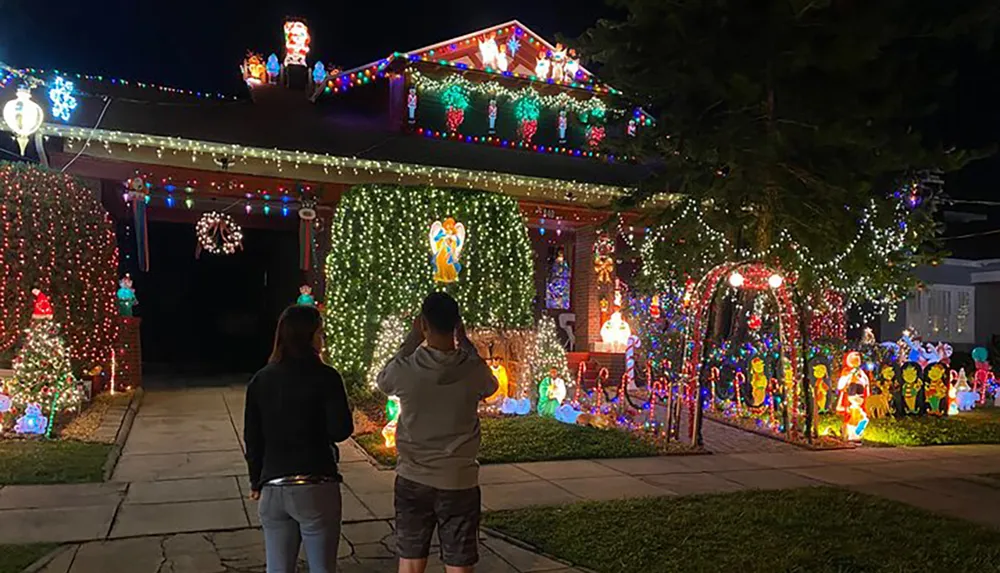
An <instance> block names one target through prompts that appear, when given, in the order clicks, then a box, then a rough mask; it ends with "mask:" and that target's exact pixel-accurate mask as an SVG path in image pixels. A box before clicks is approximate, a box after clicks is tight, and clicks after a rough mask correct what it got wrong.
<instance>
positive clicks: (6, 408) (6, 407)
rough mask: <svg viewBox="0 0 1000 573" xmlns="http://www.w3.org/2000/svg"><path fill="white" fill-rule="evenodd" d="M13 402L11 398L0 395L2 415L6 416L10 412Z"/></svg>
mask: <svg viewBox="0 0 1000 573" xmlns="http://www.w3.org/2000/svg"><path fill="white" fill-rule="evenodd" d="M10 408H11V401H10V396H8V395H6V394H3V393H0V414H6V413H7V412H10Z"/></svg>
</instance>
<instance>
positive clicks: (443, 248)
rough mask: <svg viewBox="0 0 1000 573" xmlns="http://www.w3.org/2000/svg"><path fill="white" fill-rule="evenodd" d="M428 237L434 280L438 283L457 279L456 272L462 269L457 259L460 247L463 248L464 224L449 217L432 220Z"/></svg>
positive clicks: (459, 254)
mask: <svg viewBox="0 0 1000 573" xmlns="http://www.w3.org/2000/svg"><path fill="white" fill-rule="evenodd" d="M428 238H429V239H430V245H431V253H432V255H433V261H434V281H435V282H439V283H453V282H455V281H457V280H458V273H459V272H461V270H462V264H461V263H460V262H458V259H459V257H460V256H461V254H462V249H463V248H465V225H463V224H461V223H456V222H455V219H452V218H451V217H448V218H447V219H445V220H444V223H442V222H441V221H434V224H433V225H431V232H430V234H429V235H428Z"/></svg>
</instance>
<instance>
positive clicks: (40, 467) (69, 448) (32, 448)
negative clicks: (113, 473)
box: [0, 440, 111, 484]
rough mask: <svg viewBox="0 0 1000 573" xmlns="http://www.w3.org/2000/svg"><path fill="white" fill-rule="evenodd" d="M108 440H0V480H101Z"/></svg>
mask: <svg viewBox="0 0 1000 573" xmlns="http://www.w3.org/2000/svg"><path fill="white" fill-rule="evenodd" d="M110 450H111V445H110V444H92V443H87V442H74V441H55V440H53V441H44V440H10V441H0V484H30V483H79V482H97V481H101V479H102V478H103V475H102V466H103V465H104V461H105V460H106V459H107V457H108V452H109V451H110Z"/></svg>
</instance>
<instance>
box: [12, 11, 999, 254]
mask: <svg viewBox="0 0 1000 573" xmlns="http://www.w3.org/2000/svg"><path fill="white" fill-rule="evenodd" d="M253 4H254V3H251V2H246V1H236V0H197V1H196V0H175V1H157V0H118V1H110V0H98V1H91V2H70V1H68V0H60V1H57V2H46V1H44V0H0V14H3V17H2V18H0V38H2V40H0V59H3V60H4V61H5V62H6V63H8V64H10V65H13V66H18V67H38V68H44V69H49V70H51V69H60V70H63V71H71V72H84V73H92V74H104V75H108V76H113V77H118V78H123V79H130V80H138V81H147V82H152V83H158V84H163V85H168V86H174V87H182V88H188V89H193V90H199V91H221V92H223V93H230V94H243V93H244V88H243V86H242V83H241V80H240V75H239V69H238V68H239V64H240V62H241V60H242V58H243V56H244V54H245V53H246V51H247V49H252V50H254V51H257V52H261V53H263V54H265V55H266V54H268V53H270V52H272V51H273V52H278V51H280V47H281V42H282V36H281V24H282V21H283V19H284V17H285V16H299V17H303V18H305V19H306V20H307V21H308V23H309V26H310V29H311V32H312V37H313V43H312V51H311V53H310V58H311V59H312V58H315V59H318V60H321V61H323V62H324V63H326V64H328V65H329V64H336V65H338V66H340V67H342V68H345V69H346V68H350V67H354V66H357V65H360V64H363V63H367V62H370V61H372V60H375V59H378V58H381V57H385V56H387V55H389V54H390V53H391V52H393V51H397V50H398V51H407V50H412V49H416V48H419V47H423V46H425V45H428V44H432V43H436V42H439V41H444V40H447V39H449V38H452V37H455V36H459V35H463V34H466V33H469V32H472V31H475V30H478V29H481V28H485V27H488V26H491V25H494V24H498V23H501V22H504V21H507V20H511V19H515V18H516V19H518V20H520V21H521V22H522V23H524V24H525V25H527V26H528V27H530V28H532V29H533V30H534V31H535V32H537V33H539V34H541V35H542V36H544V37H546V38H547V39H550V40H554V39H555V37H556V35H557V34H563V35H565V36H566V37H574V36H577V35H579V34H580V33H581V32H583V31H584V30H586V29H587V28H588V27H589V26H590V25H591V24H593V22H595V21H596V20H597V19H598V18H601V17H613V16H615V12H614V11H613V10H612V9H611V8H609V7H607V6H606V5H605V4H604V3H603V2H602V1H600V0H545V1H542V0H532V1H527V0H505V1H504V2H492V3H486V2H470V1H468V0H467V1H465V2H457V1H454V0H439V1H436V2H423V3H418V2H407V3H399V2H395V3H394V2H386V1H375V2H334V1H330V0H325V1H313V2H309V1H303V0H278V1H270V2H262V3H261V4H265V5H266V6H265V7H263V8H256V7H254V6H253ZM57 7H58V8H57ZM998 52H1000V50H997V49H996V48H994V50H993V51H992V52H991V53H988V54H973V53H968V54H967V53H954V54H942V55H941V56H940V57H949V58H954V59H955V61H957V62H959V63H960V67H961V71H960V74H959V75H958V77H957V79H956V83H955V87H954V89H953V90H952V93H951V97H949V98H947V99H946V100H944V101H942V102H941V109H940V110H939V112H938V114H937V116H936V117H935V118H934V119H933V121H931V122H930V124H929V125H928V126H927V127H928V133H929V134H930V135H931V136H932V137H934V138H935V139H938V138H940V139H942V140H944V141H947V142H949V143H952V142H957V143H959V144H966V145H977V146H987V145H993V144H995V143H996V142H997V134H998V133H1000V106H998V105H997V104H998V102H1000V80H997V79H996V76H997V71H998V70H1000V57H998ZM664 56H665V57H670V55H669V54H665V55H664ZM901 89H905V86H901ZM998 176H1000V159H998V158H996V157H994V158H991V159H988V160H986V161H981V162H978V163H977V164H974V165H972V166H970V167H967V168H966V169H965V170H964V171H963V172H962V173H959V174H956V175H954V176H950V177H949V179H948V191H949V193H950V194H951V195H952V196H954V197H958V198H975V199H989V200H1000V194H998V193H997V186H996V183H995V181H996V180H997V177H998ZM963 208H967V207H963ZM990 226H991V227H996V226H998V224H997V223H996V222H991V225H990ZM957 232H961V229H949V231H948V232H947V233H946V234H955V233H957Z"/></svg>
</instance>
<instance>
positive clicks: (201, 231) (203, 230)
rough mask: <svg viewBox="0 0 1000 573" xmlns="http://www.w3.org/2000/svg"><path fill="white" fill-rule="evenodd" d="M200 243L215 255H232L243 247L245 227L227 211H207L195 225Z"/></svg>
mask: <svg viewBox="0 0 1000 573" xmlns="http://www.w3.org/2000/svg"><path fill="white" fill-rule="evenodd" d="M195 232H196V233H197V234H198V245H200V246H201V248H202V249H204V250H206V251H208V252H209V253H212V254H213V255H219V254H226V255H231V254H233V253H235V252H236V249H241V248H243V229H241V228H240V226H239V225H237V224H236V221H233V218H232V217H230V216H229V215H226V214H225V213H218V212H216V211H212V212H211V213H205V214H204V215H202V216H201V219H199V220H198V224H197V225H195Z"/></svg>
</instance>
